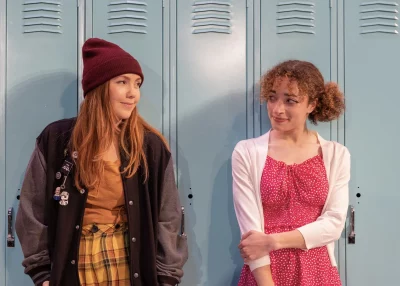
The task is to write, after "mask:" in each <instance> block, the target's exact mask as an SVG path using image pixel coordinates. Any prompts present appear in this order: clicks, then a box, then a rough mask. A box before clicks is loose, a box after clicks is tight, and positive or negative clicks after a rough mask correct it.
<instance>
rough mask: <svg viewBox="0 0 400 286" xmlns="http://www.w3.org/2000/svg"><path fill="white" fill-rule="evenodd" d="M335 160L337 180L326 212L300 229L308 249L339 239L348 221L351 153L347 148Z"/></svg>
mask: <svg viewBox="0 0 400 286" xmlns="http://www.w3.org/2000/svg"><path fill="white" fill-rule="evenodd" d="M343 148H344V151H343V152H342V155H341V156H340V157H337V158H335V160H337V162H338V163H339V165H338V173H337V176H336V180H334V181H333V182H331V183H332V184H334V186H333V189H332V190H331V195H330V196H329V198H328V201H327V204H326V208H325V211H324V212H323V213H322V214H321V215H320V216H319V217H318V219H317V220H316V221H315V222H312V223H309V224H307V225H305V226H302V227H300V228H298V230H299V231H300V232H301V234H302V235H303V237H304V241H305V244H306V248H307V249H312V248H316V247H321V246H325V245H327V244H329V243H331V242H334V241H336V240H338V239H339V237H340V235H341V233H342V231H343V228H344V224H345V221H346V215H347V208H348V204H349V181H350V153H349V152H348V150H347V148H345V147H343Z"/></svg>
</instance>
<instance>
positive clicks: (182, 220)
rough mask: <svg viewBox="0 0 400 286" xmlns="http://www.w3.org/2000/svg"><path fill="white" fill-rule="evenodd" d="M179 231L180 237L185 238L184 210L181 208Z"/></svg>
mask: <svg viewBox="0 0 400 286" xmlns="http://www.w3.org/2000/svg"><path fill="white" fill-rule="evenodd" d="M181 216H182V217H181V231H180V236H182V237H186V233H185V208H184V207H181Z"/></svg>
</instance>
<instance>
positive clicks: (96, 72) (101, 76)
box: [82, 38, 144, 96]
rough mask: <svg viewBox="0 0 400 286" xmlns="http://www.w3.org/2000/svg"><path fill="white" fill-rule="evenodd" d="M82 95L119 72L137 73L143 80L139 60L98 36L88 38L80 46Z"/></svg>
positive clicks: (119, 73)
mask: <svg viewBox="0 0 400 286" xmlns="http://www.w3.org/2000/svg"><path fill="white" fill-rule="evenodd" d="M82 57H83V76H82V88H83V92H84V95H85V96H86V94H87V93H88V92H89V91H91V90H93V89H95V88H96V87H98V86H100V85H102V84H103V83H105V82H107V81H108V80H110V79H112V78H114V77H116V76H119V75H121V74H126V73H133V74H137V75H139V76H140V77H141V78H142V83H143V80H144V76H143V72H142V69H141V67H140V64H139V62H138V61H137V60H136V59H135V58H134V57H132V56H131V55H130V54H129V53H127V52H126V51H124V50H123V49H122V48H121V47H119V46H117V45H116V44H113V43H110V42H107V41H105V40H102V39H98V38H91V39H88V40H87V41H86V42H85V44H84V45H83V47H82Z"/></svg>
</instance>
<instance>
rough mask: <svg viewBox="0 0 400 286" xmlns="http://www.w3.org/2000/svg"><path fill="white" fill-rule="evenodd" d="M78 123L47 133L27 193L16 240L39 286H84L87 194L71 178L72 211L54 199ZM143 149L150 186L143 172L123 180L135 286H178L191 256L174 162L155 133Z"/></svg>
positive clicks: (65, 122) (23, 194) (67, 123)
mask: <svg viewBox="0 0 400 286" xmlns="http://www.w3.org/2000/svg"><path fill="white" fill-rule="evenodd" d="M74 123H75V118H72V119H64V120H60V121H57V122H54V123H51V124H50V125H48V126H47V127H46V128H45V129H44V130H43V131H42V133H41V134H40V135H39V136H38V138H37V140H36V146H35V149H34V152H33V154H32V156H31V159H30V161H29V164H28V167H27V170H26V174H25V178H24V182H23V186H22V189H21V195H20V205H19V209H18V213H17V218H16V233H17V235H18V238H19V241H20V243H21V246H22V251H23V253H24V256H25V259H24V261H23V263H22V264H23V266H24V267H25V273H26V274H28V275H29V276H30V277H31V278H32V280H33V282H34V283H35V285H42V283H43V282H44V281H47V280H49V281H50V285H51V286H64V285H65V286H75V285H79V277H78V262H77V261H78V254H79V241H80V235H81V231H80V230H81V228H82V221H83V214H84V208H85V204H86V199H87V194H88V192H87V191H86V190H85V189H82V190H78V189H77V188H76V187H75V186H74V182H73V172H72V173H71V174H70V175H69V176H68V177H67V179H66V182H65V189H64V191H67V192H68V193H69V198H68V204H67V205H60V203H59V201H57V200H54V199H53V195H54V191H55V189H56V187H59V186H60V185H61V184H62V182H63V181H64V180H63V177H61V179H58V178H59V176H56V174H57V172H60V170H61V167H62V166H63V164H64V162H65V159H66V157H65V156H66V154H67V153H68V152H67V153H66V152H65V151H66V150H67V147H66V146H67V145H68V142H69V139H70V136H71V131H72V129H73V126H74ZM144 149H145V153H146V158H147V161H148V167H149V178H148V180H147V181H146V182H143V174H144V171H143V170H142V169H140V168H139V171H138V172H137V173H136V174H135V175H134V176H133V177H131V178H125V177H124V176H123V178H122V180H123V187H124V195H125V207H126V211H127V215H128V226H129V237H130V247H129V251H130V252H129V259H130V276H131V285H134V286H157V285H160V286H161V285H165V286H167V285H168V286H169V285H176V284H178V283H179V282H180V280H181V277H182V276H183V270H182V268H183V265H184V263H185V262H186V260H187V258H188V250H187V240H186V235H184V234H183V235H182V233H181V229H182V225H181V223H182V210H181V205H180V202H179V194H178V191H177V189H176V185H175V177H174V170H173V163H172V160H171V154H170V152H169V151H168V150H167V149H166V148H165V146H164V144H163V143H162V141H161V140H160V139H159V138H158V137H157V136H156V135H155V134H153V133H150V132H148V133H146V135H145V145H144ZM67 156H68V155H67ZM78 156H79V154H78ZM121 161H122V166H121V168H123V167H124V166H126V163H127V160H126V159H125V158H123V157H122V158H121ZM73 170H74V169H73ZM64 171H65V170H64ZM58 175H59V174H58Z"/></svg>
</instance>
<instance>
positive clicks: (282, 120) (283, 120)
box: [273, 117, 287, 122]
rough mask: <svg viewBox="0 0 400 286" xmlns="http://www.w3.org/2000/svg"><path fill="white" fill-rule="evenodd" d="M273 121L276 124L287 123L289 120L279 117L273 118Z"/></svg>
mask: <svg viewBox="0 0 400 286" xmlns="http://www.w3.org/2000/svg"><path fill="white" fill-rule="evenodd" d="M273 119H274V121H276V122H285V121H286V120H287V119H286V118H278V117H273Z"/></svg>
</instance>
